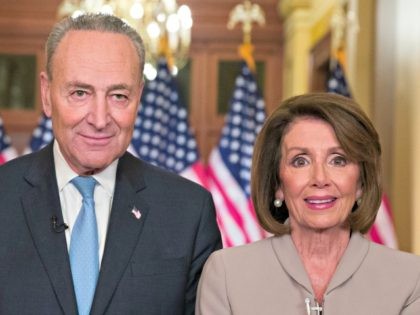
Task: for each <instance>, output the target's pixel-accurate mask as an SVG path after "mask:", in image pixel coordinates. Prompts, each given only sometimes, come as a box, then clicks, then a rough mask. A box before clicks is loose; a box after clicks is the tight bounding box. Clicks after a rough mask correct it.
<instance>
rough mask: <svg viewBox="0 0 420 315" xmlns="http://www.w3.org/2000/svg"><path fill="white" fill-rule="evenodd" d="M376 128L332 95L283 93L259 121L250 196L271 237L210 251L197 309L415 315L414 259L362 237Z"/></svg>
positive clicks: (373, 183)
mask: <svg viewBox="0 0 420 315" xmlns="http://www.w3.org/2000/svg"><path fill="white" fill-rule="evenodd" d="M380 155H381V148H380V144H379V139H378V135H377V133H376V131H375V129H374V127H373V125H372V123H371V122H370V121H369V119H368V118H367V117H366V115H365V114H364V113H363V112H362V110H361V109H360V108H359V106H358V105H357V104H356V103H354V102H353V101H352V100H350V99H348V98H345V97H341V96H338V95H334V94H327V93H316V94H306V95H301V96H297V97H293V98H290V99H288V100H286V101H285V102H283V104H282V105H281V106H279V107H278V108H277V109H276V110H275V111H274V113H273V114H272V115H271V116H270V117H269V118H268V119H267V121H266V123H265V125H264V127H263V128H262V130H261V132H260V135H259V136H258V139H257V142H256V146H255V151H254V158H253V166H252V198H253V202H254V205H255V209H256V212H257V216H258V219H259V221H260V223H261V225H262V226H263V227H264V228H265V229H266V230H267V231H269V232H271V233H273V234H274V235H275V236H273V237H271V238H268V239H265V240H262V241H259V242H256V243H253V244H249V245H245V246H240V247H236V248H230V249H224V250H221V251H218V252H215V253H214V254H212V255H211V257H210V258H209V260H208V261H207V263H206V265H205V268H204V271H203V274H202V277H201V280H200V283H199V288H198V297H197V303H196V314H197V315H201V314H202V315H210V314H211V315H224V314H237V315H247V314H250V315H251V314H252V315H256V314H261V315H265V314H267V315H269V314H273V315H274V314H287V315H289V314H292V315H294V314H296V315H305V314H306V315H308V314H309V315H311V314H322V315H340V314H358V315H361V314H366V315H375V314H378V315H388V314H389V315H396V314H404V315H408V314H410V315H411V314H412V315H414V314H416V315H419V314H420V257H417V256H415V255H412V254H408V253H402V252H399V251H395V250H391V249H388V248H386V247H384V246H380V245H377V244H374V243H372V242H370V241H368V240H367V239H365V238H364V237H363V233H365V232H367V231H368V230H369V228H370V226H371V225H372V224H373V222H374V220H375V216H376V213H377V209H378V208H379V204H380V200H381V195H382V189H381V183H380Z"/></svg>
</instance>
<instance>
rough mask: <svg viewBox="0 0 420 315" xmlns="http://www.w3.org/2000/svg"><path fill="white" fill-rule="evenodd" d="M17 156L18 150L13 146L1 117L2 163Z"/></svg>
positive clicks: (0, 152) (0, 159)
mask: <svg viewBox="0 0 420 315" xmlns="http://www.w3.org/2000/svg"><path fill="white" fill-rule="evenodd" d="M16 156H17V153H16V150H15V149H14V148H13V147H12V145H11V141H10V138H9V136H8V135H7V134H6V131H5V130H4V126H3V120H2V119H1V118H0V164H3V163H6V162H7V161H10V160H11V159H13V158H15V157H16Z"/></svg>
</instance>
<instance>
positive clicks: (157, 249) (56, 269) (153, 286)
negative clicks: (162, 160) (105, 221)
mask: <svg viewBox="0 0 420 315" xmlns="http://www.w3.org/2000/svg"><path fill="white" fill-rule="evenodd" d="M133 207H136V208H137V209H139V210H140V211H141V214H142V216H141V219H140V220H137V219H135V217H134V216H133V214H132V213H131V210H132V209H133ZM54 215H55V216H57V218H58V222H62V214H61V209H60V200H59V194H58V188H57V182H56V176H55V171H54V162H53V153H52V145H49V146H47V147H46V148H45V149H43V150H41V151H39V152H37V153H34V154H30V155H27V156H23V157H21V158H18V159H15V160H13V161H11V162H9V163H7V164H5V165H3V166H1V167H0V314H19V315H23V314H43V315H46V314H77V308H76V300H75V294H74V289H73V283H72V277H71V271H70V264H69V257H68V251H67V245H66V240H65V234H64V233H57V232H55V231H54V230H53V229H52V225H51V217H52V216H54ZM220 247H221V241H220V234H219V231H218V228H217V224H216V220H215V211H214V206H213V202H212V199H211V196H210V194H209V193H208V192H207V191H206V190H204V189H202V188H201V187H200V186H198V185H196V184H194V183H191V182H189V181H187V180H185V179H183V178H181V177H179V176H176V175H174V174H170V173H167V172H165V171H162V170H160V169H158V168H156V167H153V166H151V165H148V164H146V163H145V162H143V161H140V160H139V159H137V158H135V157H133V156H132V155H130V154H129V153H126V154H124V156H123V157H122V158H121V159H120V161H119V164H118V169H117V177H116V185H115V193H114V199H113V205H112V211H111V216H110V221H109V226H108V233H107V239H106V245H105V251H104V254H103V258H102V264H101V270H100V275H99V280H98V285H97V288H96V292H95V297H94V301H93V305H92V311H91V314H165V315H168V314H171V315H172V314H193V312H194V304H195V296H196V287H197V283H198V280H199V277H200V274H201V270H202V266H203V264H204V262H205V261H206V259H207V257H208V256H209V255H210V253H211V252H213V251H214V250H215V249H217V248H220Z"/></svg>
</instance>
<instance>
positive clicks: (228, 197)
mask: <svg viewBox="0 0 420 315" xmlns="http://www.w3.org/2000/svg"><path fill="white" fill-rule="evenodd" d="M208 174H209V182H210V181H211V182H212V183H213V184H214V186H215V188H216V189H217V191H218V192H219V193H220V195H221V197H222V201H221V204H218V205H217V207H216V208H217V209H218V211H220V212H222V213H223V216H222V219H224V218H226V216H229V217H230V218H231V224H232V223H233V222H234V224H235V226H236V227H237V229H236V231H235V233H233V231H229V234H230V235H233V236H236V233H238V229H239V231H241V232H240V234H242V237H240V238H235V240H234V242H235V243H234V245H239V244H244V242H245V243H249V242H252V241H256V240H259V239H261V238H262V237H263V236H264V234H263V233H262V229H261V227H260V225H259V223H258V221H257V220H256V216H255V211H254V209H253V207H250V205H251V203H250V201H249V199H248V198H246V196H245V194H244V193H243V190H242V188H241V187H240V186H239V185H238V183H237V182H236V180H235V179H234V178H233V177H232V175H231V174H230V172H229V170H228V169H227V168H226V167H225V164H224V163H223V161H222V159H221V156H220V151H219V150H218V149H217V148H216V149H215V150H213V151H212V153H211V155H210V162H209V168H208ZM211 191H212V192H214V189H212V190H211ZM229 228H231V226H229ZM238 241H239V243H238Z"/></svg>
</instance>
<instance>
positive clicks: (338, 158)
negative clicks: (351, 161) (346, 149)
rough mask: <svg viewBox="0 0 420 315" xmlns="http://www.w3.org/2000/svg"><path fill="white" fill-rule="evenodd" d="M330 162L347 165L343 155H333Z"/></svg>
mask: <svg viewBox="0 0 420 315" xmlns="http://www.w3.org/2000/svg"><path fill="white" fill-rule="evenodd" d="M331 163H332V164H333V165H336V166H345V165H347V159H346V158H345V157H344V156H341V155H337V156H335V157H333V159H332V160H331Z"/></svg>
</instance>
